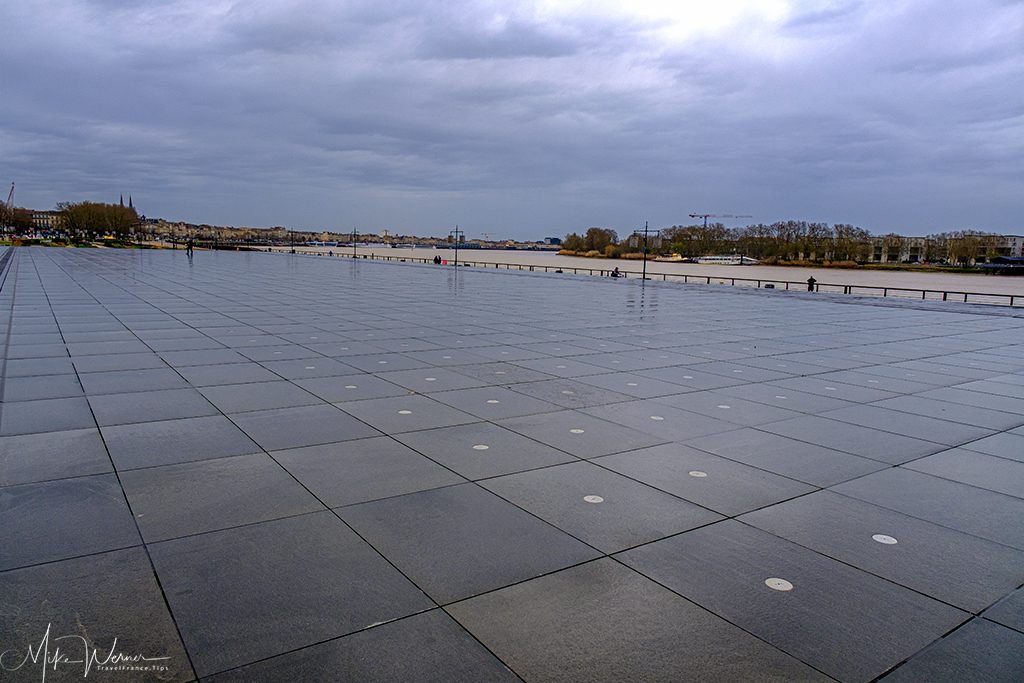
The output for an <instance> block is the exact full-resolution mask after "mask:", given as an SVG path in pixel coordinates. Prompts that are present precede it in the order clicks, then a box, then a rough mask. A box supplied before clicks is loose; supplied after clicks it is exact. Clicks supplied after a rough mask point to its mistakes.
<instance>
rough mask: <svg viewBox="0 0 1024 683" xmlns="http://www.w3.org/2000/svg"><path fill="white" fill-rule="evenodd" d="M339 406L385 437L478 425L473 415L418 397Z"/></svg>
mask: <svg viewBox="0 0 1024 683" xmlns="http://www.w3.org/2000/svg"><path fill="white" fill-rule="evenodd" d="M337 406H338V407H339V408H341V409H342V410H344V411H345V412H346V413H348V414H350V415H353V416H355V417H357V418H359V419H360V420H362V421H363V422H365V423H366V424H369V425H372V426H373V427H376V428H377V429H379V430H381V431H382V432H384V433H385V434H398V433H400V432H411V431H415V430H417V429H430V428H432V427H448V426H451V425H457V424H468V423H470V422H477V421H479V418H477V417H475V416H473V415H469V414H468V413H464V412H462V411H461V410H455V409H454V408H452V407H450V406H446V405H445V404H443V403H439V402H438V401H435V400H433V399H431V398H427V397H426V396H419V395H416V396H408V395H406V396H397V397H394V398H377V399H371V400H366V401H348V402H346V403H338V404H337Z"/></svg>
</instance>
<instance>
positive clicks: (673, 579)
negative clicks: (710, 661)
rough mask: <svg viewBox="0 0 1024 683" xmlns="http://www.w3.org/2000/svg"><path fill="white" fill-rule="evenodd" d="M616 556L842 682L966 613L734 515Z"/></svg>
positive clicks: (907, 650)
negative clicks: (737, 519)
mask: <svg viewBox="0 0 1024 683" xmlns="http://www.w3.org/2000/svg"><path fill="white" fill-rule="evenodd" d="M617 557H620V558H621V559H622V561H623V562H625V563H626V564H627V565H628V566H630V567H632V568H634V569H635V570H637V571H639V572H640V573H641V574H644V575H645V576H648V577H649V578H651V579H653V580H655V581H658V582H659V583H661V584H663V585H665V586H666V587H668V588H670V589H672V590H673V591H675V592H677V593H679V594H680V595H682V596H683V597H685V598H688V599H690V600H693V601H694V602H696V603H697V604H698V605H700V606H702V607H704V608H705V609H707V610H709V611H710V612H712V613H713V614H716V615H718V616H721V617H723V618H725V619H728V620H729V621H730V622H732V623H733V624H736V625H737V626H739V627H740V628H743V629H744V630H746V631H748V632H749V633H752V634H753V635H755V636H758V637H759V638H761V639H763V640H764V641H765V642H767V643H769V644H771V645H774V646H776V647H778V648H780V649H781V650H783V651H785V652H788V653H790V654H791V655H793V656H795V657H797V658H799V659H800V660H802V661H804V662H806V663H808V664H810V665H811V666H814V667H815V668H816V669H818V670H819V671H822V672H824V673H826V674H828V675H830V676H832V677H833V678H835V679H837V680H840V681H870V680H872V679H874V678H875V677H877V676H879V675H881V674H883V673H885V672H886V671H888V670H889V669H891V668H892V667H894V666H896V665H898V664H899V663H900V662H902V661H903V660H904V659H906V658H907V657H909V656H911V655H912V654H914V653H916V652H918V651H919V650H921V649H922V648H924V647H926V646H927V645H928V644H930V643H931V642H932V641H934V640H936V639H937V638H940V637H942V636H943V635H944V634H946V633H947V632H949V631H950V630H952V629H953V628H956V627H957V626H959V625H960V624H962V623H963V622H965V621H966V620H967V619H968V618H969V616H970V615H969V614H968V613H966V612H962V611H960V610H958V609H956V608H954V607H951V606H949V605H946V604H944V603H941V602H939V601H937V600H933V599H931V598H927V597H925V596H923V595H920V594H919V593H915V592H913V591H911V590H908V589H906V588H903V587H901V586H897V585H895V584H892V583H889V582H888V581H885V580H883V579H880V578H877V577H875V576H872V575H871V574H867V573H865V572H862V571H859V570H857V569H854V568H852V567H850V566H848V565H846V564H843V563H841V562H837V561H835V560H832V559H829V558H826V557H824V556H822V555H819V554H817V553H815V552H813V551H812V550H808V549H806V548H803V547H801V546H798V545H796V544H794V543H790V542H788V541H785V540H783V539H780V538H777V537H775V536H772V535H771V534H767V533H765V532H763V531H759V530H757V529H754V528H752V527H749V526H746V525H744V524H741V523H740V522H737V521H734V520H726V521H723V522H719V523H717V524H713V525H711V526H707V527H702V528H700V529H695V530H693V531H690V532H687V533H685V534H681V535H679V536H674V537H672V538H669V539H664V540H662V541H657V542H655V543H651V544H648V545H645V546H642V547H640V548H634V549H633V550H629V551H626V552H625V553H622V554H621V555H618V556H617Z"/></svg>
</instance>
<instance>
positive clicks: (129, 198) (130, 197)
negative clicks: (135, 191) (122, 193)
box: [128, 195, 135, 209]
mask: <svg viewBox="0 0 1024 683" xmlns="http://www.w3.org/2000/svg"><path fill="white" fill-rule="evenodd" d="M128 208H129V209H134V208H135V207H134V206H132V196H131V195H128Z"/></svg>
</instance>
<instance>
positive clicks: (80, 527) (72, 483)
mask: <svg viewBox="0 0 1024 683" xmlns="http://www.w3.org/2000/svg"><path fill="white" fill-rule="evenodd" d="M140 543H141V539H140V538H139V532H138V531H137V530H136V528H135V522H133V521H132V513H131V511H129V509H128V505H127V504H126V503H125V500H124V494H123V493H122V492H121V487H120V486H119V485H118V483H117V477H115V476H114V475H113V474H98V475H94V476H91V477H77V478H75V479H60V480H57V481H47V482H41V483H35V484H22V485H20V486H8V487H6V488H2V489H0V571H2V570H4V569H13V568H16V567H24V566H27V565H31V564H38V563H41V562H52V561H54V560H64V559H68V558H71V557H77V556H79V555H88V554H91V553H99V552H104V551H107V550H117V549H119V548H127V547H129V546H133V545H139V544H140Z"/></svg>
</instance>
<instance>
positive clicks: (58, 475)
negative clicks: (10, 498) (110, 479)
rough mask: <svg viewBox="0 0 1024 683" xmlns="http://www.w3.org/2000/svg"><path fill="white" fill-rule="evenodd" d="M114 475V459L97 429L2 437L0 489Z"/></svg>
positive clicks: (0, 441) (0, 445)
mask: <svg viewBox="0 0 1024 683" xmlns="http://www.w3.org/2000/svg"><path fill="white" fill-rule="evenodd" d="M111 471H113V467H112V466H111V464H110V457H109V456H108V455H107V451H106V449H105V448H104V447H103V439H101V438H100V433H99V431H98V430H97V429H96V428H95V427H93V428H92V429H75V430H71V431H66V432H40V433H38V434H25V435H22V436H4V437H0V486H13V485H16V484H29V483H32V482H37V481H46V480H48V479H64V478H66V477H83V476H86V475H90V474H103V473H104V472H111Z"/></svg>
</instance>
